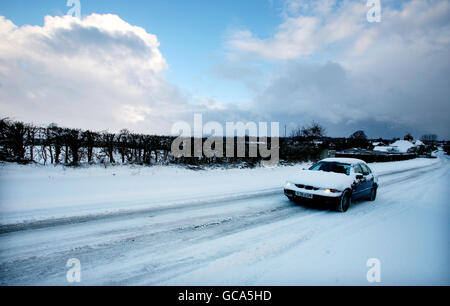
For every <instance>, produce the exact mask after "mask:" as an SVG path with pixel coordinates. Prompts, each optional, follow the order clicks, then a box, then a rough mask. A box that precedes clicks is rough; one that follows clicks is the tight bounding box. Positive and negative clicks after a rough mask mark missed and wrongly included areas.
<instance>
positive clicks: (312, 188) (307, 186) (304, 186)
mask: <svg viewBox="0 0 450 306" xmlns="http://www.w3.org/2000/svg"><path fill="white" fill-rule="evenodd" d="M295 186H297V188H301V189H306V190H319V188H318V187H314V186H310V185H303V184H295Z"/></svg>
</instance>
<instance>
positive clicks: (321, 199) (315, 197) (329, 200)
mask: <svg viewBox="0 0 450 306" xmlns="http://www.w3.org/2000/svg"><path fill="white" fill-rule="evenodd" d="M302 192H303V193H304V191H302ZM284 195H285V196H287V197H288V198H289V199H293V200H298V201H301V202H305V203H323V204H332V205H334V204H336V203H337V202H338V201H339V199H340V194H339V195H333V196H331V195H330V196H325V195H320V194H313V193H311V194H310V195H311V196H312V198H306V197H303V196H298V195H296V190H292V189H284Z"/></svg>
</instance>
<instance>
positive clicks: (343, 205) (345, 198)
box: [336, 190, 352, 212]
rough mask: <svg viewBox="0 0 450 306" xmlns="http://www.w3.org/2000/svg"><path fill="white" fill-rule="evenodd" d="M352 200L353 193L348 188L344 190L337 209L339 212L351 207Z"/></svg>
mask: <svg viewBox="0 0 450 306" xmlns="http://www.w3.org/2000/svg"><path fill="white" fill-rule="evenodd" d="M351 202H352V197H351V194H350V192H349V191H348V190H346V191H344V193H343V194H342V196H341V198H340V199H339V203H338V205H337V207H336V210H337V211H338V212H346V211H347V210H348V208H349V207H350V204H351Z"/></svg>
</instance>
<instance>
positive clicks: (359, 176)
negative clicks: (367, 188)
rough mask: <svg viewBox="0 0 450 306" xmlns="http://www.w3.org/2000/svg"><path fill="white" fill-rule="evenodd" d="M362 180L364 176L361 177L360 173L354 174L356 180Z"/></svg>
mask: <svg viewBox="0 0 450 306" xmlns="http://www.w3.org/2000/svg"><path fill="white" fill-rule="evenodd" d="M363 178H364V175H362V174H360V173H358V174H356V179H357V180H362V179H363Z"/></svg>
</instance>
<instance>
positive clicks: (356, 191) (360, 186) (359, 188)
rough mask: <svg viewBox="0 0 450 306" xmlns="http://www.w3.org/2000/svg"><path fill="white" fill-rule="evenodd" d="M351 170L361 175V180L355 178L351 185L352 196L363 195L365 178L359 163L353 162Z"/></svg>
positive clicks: (358, 196) (356, 197)
mask: <svg viewBox="0 0 450 306" xmlns="http://www.w3.org/2000/svg"><path fill="white" fill-rule="evenodd" d="M353 172H354V173H355V174H357V175H358V174H361V175H362V176H363V178H362V179H361V180H356V182H355V184H354V185H353V193H352V198H354V199H358V198H361V197H363V196H364V190H365V188H366V185H365V178H364V173H363V170H362V168H361V165H360V164H355V165H354V166H353Z"/></svg>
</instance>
